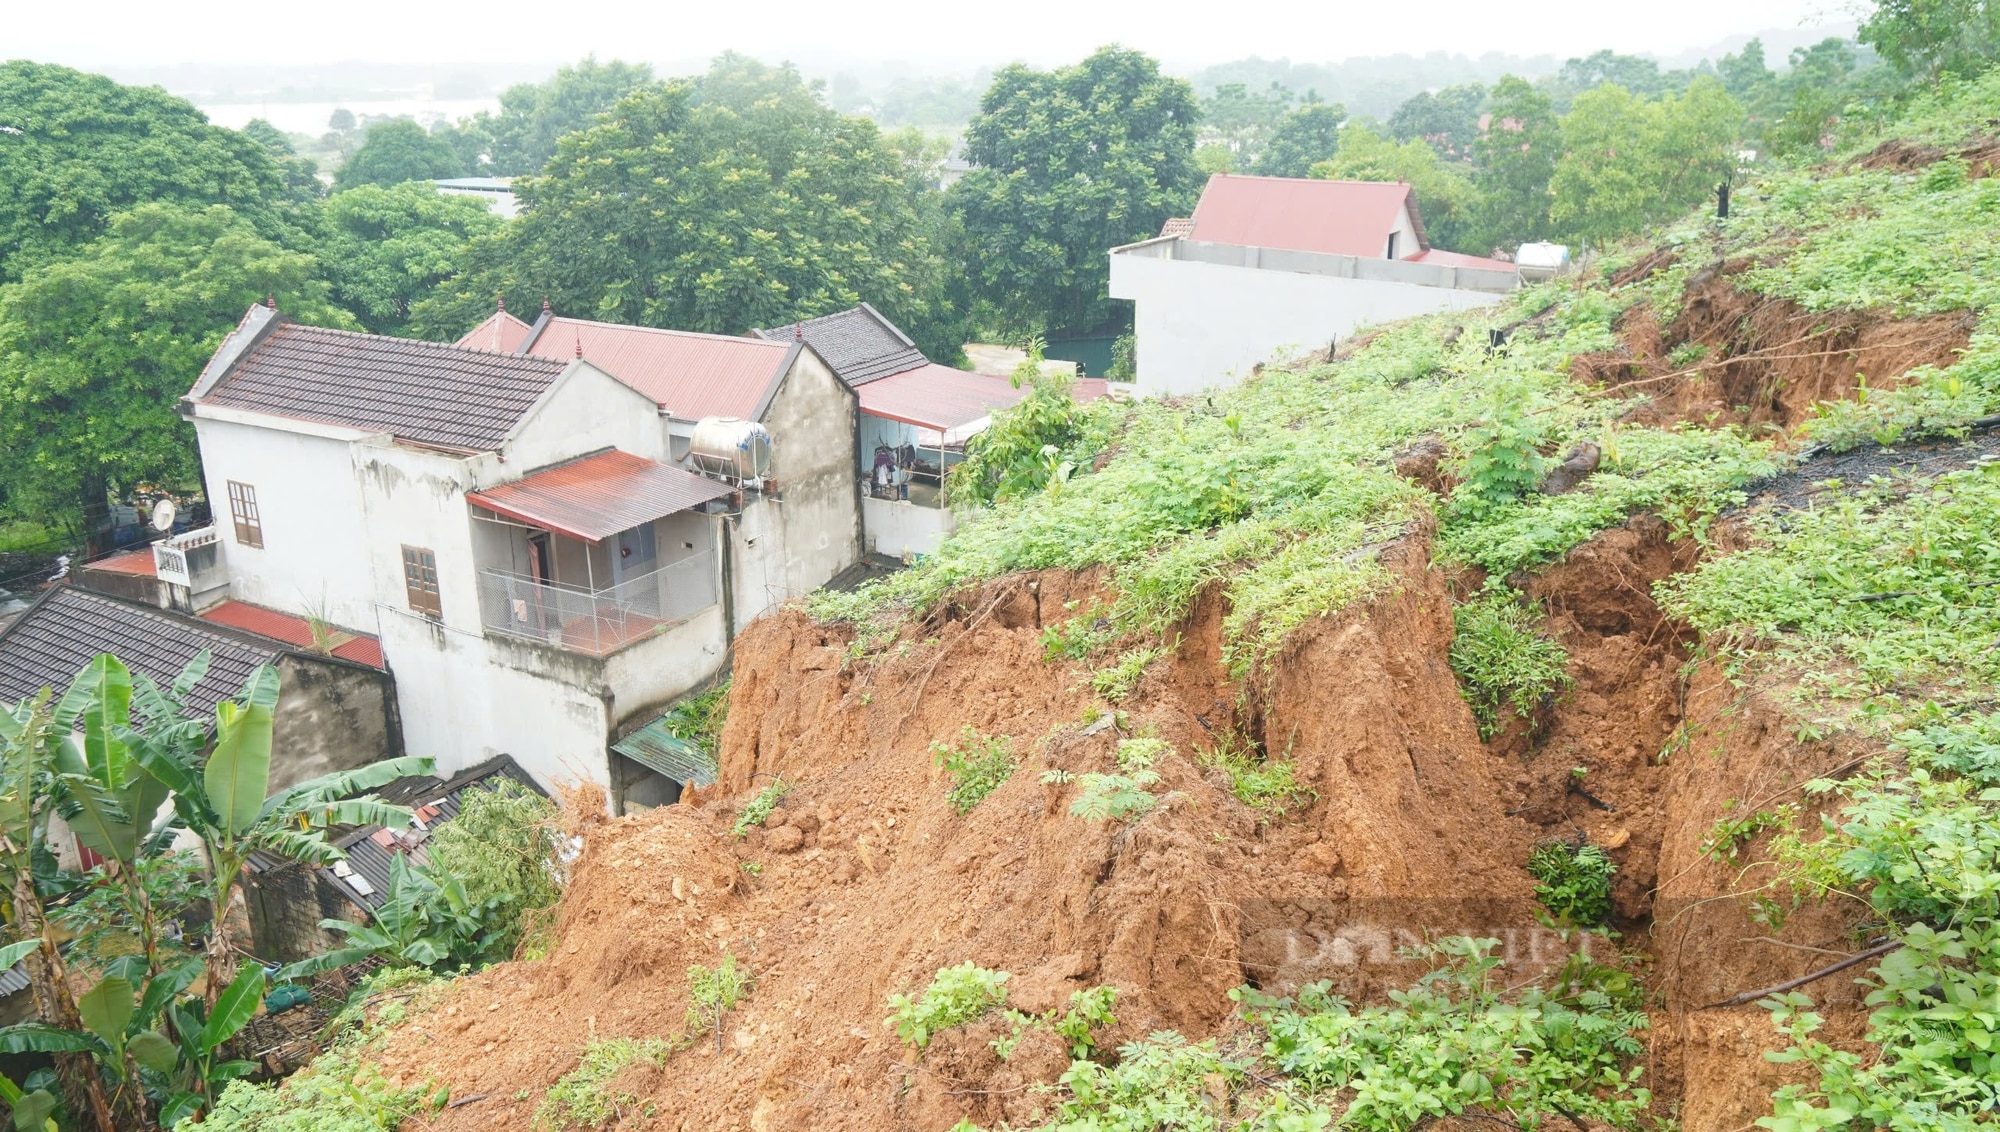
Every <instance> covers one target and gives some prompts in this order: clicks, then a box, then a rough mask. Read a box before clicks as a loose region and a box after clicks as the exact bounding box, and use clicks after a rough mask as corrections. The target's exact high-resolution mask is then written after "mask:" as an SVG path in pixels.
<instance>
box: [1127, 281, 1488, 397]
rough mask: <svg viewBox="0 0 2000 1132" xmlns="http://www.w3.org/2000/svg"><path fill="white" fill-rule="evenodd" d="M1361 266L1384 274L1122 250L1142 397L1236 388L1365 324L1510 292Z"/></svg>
mask: <svg viewBox="0 0 2000 1132" xmlns="http://www.w3.org/2000/svg"><path fill="white" fill-rule="evenodd" d="M1140 246H1141V247H1145V245H1140ZM1241 250H1243V251H1247V252H1253V253H1254V252H1257V251H1258V250H1259V249H1254V248H1252V249H1241ZM1272 258H1276V257H1275V256H1273V257H1272ZM1327 258H1338V259H1349V258H1350V257H1327ZM1252 262H1255V258H1254V257H1252ZM1360 262H1361V270H1362V271H1364V272H1369V273H1374V274H1378V275H1380V276H1382V277H1381V278H1350V277H1343V276H1338V275H1322V274H1309V273H1306V272H1302V271H1289V270H1282V269H1274V268H1272V267H1268V266H1267V267H1246V266H1233V265H1230V264H1224V263H1205V262H1200V261H1195V260H1187V259H1164V258H1154V257H1151V256H1146V255H1132V254H1126V253H1114V254H1113V255H1112V257H1111V295H1112V297H1113V298H1119V299H1130V300H1133V301H1134V302H1135V303H1136V304H1137V306H1136V309H1135V312H1134V319H1135V321H1134V332H1135V334H1136V336H1137V345H1138V349H1137V361H1138V371H1139V372H1138V387H1139V390H1140V392H1141V393H1144V394H1146V395H1148V396H1161V395H1171V394H1178V393H1193V392H1196V391H1199V390H1202V389H1210V388H1215V387H1217V386H1222V385H1227V384H1231V383H1232V382H1233V381H1234V380H1236V379H1238V378H1241V377H1243V376H1245V375H1247V374H1248V373H1249V372H1250V368H1251V367H1252V366H1254V365H1256V364H1257V363H1259V362H1264V361H1268V360H1270V359H1271V357H1272V356H1273V355H1274V354H1275V353H1278V352H1280V351H1281V350H1284V349H1293V350H1306V349H1314V348H1318V347H1323V346H1325V345H1326V343H1327V341H1328V340H1329V339H1330V338H1334V337H1341V338H1345V337H1347V336H1348V335H1350V334H1352V333H1354V331H1355V330H1356V329H1357V328H1359V327H1361V326H1364V325H1369V324H1376V323H1383V322H1389V321H1393V320H1395V319H1399V318H1408V317H1410V316H1411V315H1418V314H1428V313H1431V312H1434V311H1443V310H1466V309H1470V308H1473V307H1480V306H1485V305H1487V304H1489V303H1493V302H1497V301H1499V299H1500V298H1501V297H1502V295H1503V292H1499V291H1486V290H1470V289H1463V288H1454V287H1444V286H1426V285H1423V284H1422V283H1420V282H1405V281H1402V280H1401V279H1399V278H1397V277H1399V276H1404V275H1408V276H1410V277H1411V278H1412V279H1418V278H1426V277H1428V276H1429V275H1432V274H1437V275H1438V276H1439V277H1440V278H1449V277H1448V276H1444V275H1442V274H1441V273H1442V272H1444V271H1448V270H1450V269H1438V268H1432V267H1431V265H1427V264H1419V263H1411V264H1404V263H1393V262H1389V261H1385V260H1375V261H1372V262H1371V261H1366V260H1363V261H1360ZM1482 274H1485V275H1494V274H1496V273H1493V272H1486V273H1482Z"/></svg>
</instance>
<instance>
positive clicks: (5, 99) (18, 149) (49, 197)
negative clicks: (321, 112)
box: [0, 60, 295, 283]
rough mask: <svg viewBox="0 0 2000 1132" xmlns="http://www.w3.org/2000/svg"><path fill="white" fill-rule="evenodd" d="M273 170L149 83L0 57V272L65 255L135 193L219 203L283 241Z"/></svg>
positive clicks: (136, 198)
mask: <svg viewBox="0 0 2000 1132" xmlns="http://www.w3.org/2000/svg"><path fill="white" fill-rule="evenodd" d="M286 200H287V187H286V183H285V178H284V175H283V173H282V172H281V171H280V170H279V168H278V165H277V163H276V162H275V161H273V160H272V158H271V155H270V154H269V153H268V152H267V151H266V150H265V148H264V147H263V146H262V145H259V144H258V143H257V142H256V141H254V140H252V139H251V138H249V137H248V136H246V135H244V134H242V133H238V132H237V131H235V130H225V129H221V128H219V127H216V126H211V125H209V124H208V119H207V118H206V117H204V116H203V115H202V113H201V111H199V110H197V109H195V108H194V106H193V105H191V104H190V103H188V102H185V101H183V100H181V99H178V98H175V97H173V96H171V95H169V94H167V93H166V92H165V91H162V90H160V89H158V88H156V87H129V86H120V85H119V84H117V83H114V82H112V81H111V80H110V79H107V78H105V77H103V76H102V75H86V74H83V73H82V72H80V71H73V70H70V69H69V68H67V67H55V66H49V65H46V64H41V63H29V62H25V61H22V60H15V61H13V62H9V63H0V283H10V282H13V281H15V280H18V279H20V278H21V277H22V276H23V275H24V274H26V273H27V272H28V271H29V270H30V269H31V268H33V267H34V266H36V265H38V264H44V263H48V262H51V261H53V260H57V259H62V258H66V257H68V256H70V255H72V254H74V253H75V251H76V249H77V248H79V247H80V246H82V245H83V244H86V243H89V242H90V241H91V240H93V239H95V238H97V237H98V236H99V235H101V234H102V233H103V232H104V231H105V229H106V228H108V227H109V226H110V224H111V218H112V217H113V216H114V215H116V214H117V213H119V212H121V211H124V210H126V209H129V208H131V207H133V206H134V205H138V204H147V203H178V204H185V205H197V206H198V205H206V204H227V205H230V206H232V207H233V208H235V209H236V210H237V211H238V212H239V213H240V214H241V215H242V216H243V217H244V218H245V219H246V220H248V221H249V222H250V223H251V225H252V226H253V227H255V228H256V230H257V231H258V232H259V233H261V234H262V235H263V236H264V237H265V238H267V239H282V240H285V241H286V242H288V243H290V242H291V240H290V237H291V235H293V234H295V233H294V230H293V229H292V227H291V222H290V220H289V219H288V217H287V216H286V215H285V210H284V209H283V208H282V207H279V205H280V203H281V202H284V201H286Z"/></svg>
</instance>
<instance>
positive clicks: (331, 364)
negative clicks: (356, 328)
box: [196, 315, 569, 451]
mask: <svg viewBox="0 0 2000 1132" xmlns="http://www.w3.org/2000/svg"><path fill="white" fill-rule="evenodd" d="M247 323H248V320H247V319H246V325H247ZM245 332H246V331H245V330H241V329H239V331H238V333H239V334H241V333H245ZM229 348H230V345H229V344H227V343H225V345H224V346H223V350H228V349H229ZM220 352H221V351H218V353H220ZM568 364H569V360H568V359H567V358H564V359H562V360H552V359H549V358H540V357H517V356H514V355H512V354H501V353H494V352H492V351H490V350H476V349H469V348H466V347H462V346H450V345H446V344H444V343H442V342H419V341H415V340H413V339H409V338H391V337H388V336H386V335H381V334H357V333H355V332H353V331H347V330H328V329H326V328H324V327H319V326H304V325H301V324H299V323H295V322H288V321H285V320H284V316H283V315H279V316H278V318H277V320H276V325H273V326H270V327H269V328H268V330H265V331H263V333H262V336H261V337H260V338H258V339H257V340H256V341H255V342H254V343H253V344H251V345H250V346H249V348H248V349H247V350H245V351H244V352H243V355H242V356H241V357H239V358H236V359H235V360H234V361H233V362H232V363H231V364H229V365H228V367H227V368H226V369H225V370H224V372H223V373H222V374H221V375H220V376H219V378H217V379H216V380H215V381H214V383H213V385H212V387H210V388H208V389H207V391H206V392H205V393H199V394H198V395H197V397H196V399H197V400H199V401H200V402H201V403H202V404H207V405H218V406H223V407H227V408H235V409H249V410H253V411H255V412H261V413H271V414H274V415H276V416H284V417H296V418H299V419H303V420H311V421H322V422H325V423H327V424H336V425H346V426H348V427H350V428H361V429H369V430H373V431H381V432H387V433H389V434H391V435H393V436H394V437H396V439H398V440H406V441H410V442H413V443H417V444H426V445H431V446H435V447H440V448H456V449H466V450H471V451H490V450H492V449H495V448H498V447H499V445H500V442H501V441H503V440H505V439H506V438H507V436H508V434H509V433H511V432H512V431H513V430H514V428H515V426H516V425H518V424H519V423H520V422H521V418H523V417H524V416H526V415H527V413H528V410H529V409H531V408H533V407H534V405H535V403H536V402H537V401H539V400H540V399H541V397H542V395H543V394H544V393H546V392H547V391H548V389H549V387H550V386H551V385H553V384H554V383H555V380H556V378H558V377H560V376H561V375H562V372H563V371H564V370H565V369H567V368H568ZM206 380H207V379H206V376H204V381H206ZM197 388H198V389H199V388H200V387H197Z"/></svg>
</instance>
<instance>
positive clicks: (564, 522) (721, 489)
mask: <svg viewBox="0 0 2000 1132" xmlns="http://www.w3.org/2000/svg"><path fill="white" fill-rule="evenodd" d="M729 493H730V488H729V487H728V485H726V484H721V483H717V482H716V481H714V480H711V479H704V478H702V477H701V476H698V475H695V474H694V473H693V472H687V471H682V470H681V469H679V468H673V467H668V466H667V465H665V464H661V463H656V462H655V461H652V460H647V459H643V458H641V457H638V456H634V455H632V454H630V453H627V452H617V451H612V452H600V453H598V454H597V455H595V456H585V457H584V458H582V459H581V460H572V461H570V462H569V463H567V464H558V465H557V466H555V467H553V468H549V469H548V470H546V471H541V472H536V473H535V474H533V475H530V476H526V477H524V478H522V479H518V480H515V481H514V482H513V483H510V484H503V485H501V486H499V487H494V488H488V489H487V490H485V491H474V492H468V493H466V496H465V498H466V499H467V500H469V501H471V502H472V504H473V505H474V506H477V507H484V508H485V509H487V510H488V511H493V512H497V513H499V514H501V515H505V516H507V517H508V518H511V519H518V520H520V521H521V522H524V523H531V524H533V525H535V526H537V527H545V528H547V529H549V530H552V531H556V532H558V533H561V534H565V535H568V536H570V537H571V538H576V539H582V540H583V541H585V542H597V541H600V540H602V539H607V538H610V537H611V536H612V535H615V534H617V533H618V532H619V531H627V530H631V529H632V528H633V527H636V526H638V525H639V524H641V523H649V522H652V521H653V520H654V519H659V518H663V517H665V516H667V515H672V514H674V513H675V512H677V511H686V510H688V509H689V508H692V507H699V506H701V505H702V504H703V503H706V502H708V501H709V500H711V499H720V498H722V497H723V496H725V495H728V494H729Z"/></svg>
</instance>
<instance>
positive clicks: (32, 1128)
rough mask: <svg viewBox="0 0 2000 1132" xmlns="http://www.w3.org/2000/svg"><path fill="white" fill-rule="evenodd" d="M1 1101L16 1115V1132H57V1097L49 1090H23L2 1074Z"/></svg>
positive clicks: (0, 1079)
mask: <svg viewBox="0 0 2000 1132" xmlns="http://www.w3.org/2000/svg"><path fill="white" fill-rule="evenodd" d="M0 1101H5V1102H7V1108H8V1109H9V1110H10V1111H12V1112H13V1114H14V1132H57V1130H56V1118H55V1111H56V1096H55V1094H54V1093H51V1092H49V1091H48V1090H47V1089H25V1090H24V1089H22V1088H21V1086H19V1085H16V1084H15V1083H14V1079H13V1078H11V1077H9V1076H7V1075H6V1074H4V1073H0Z"/></svg>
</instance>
